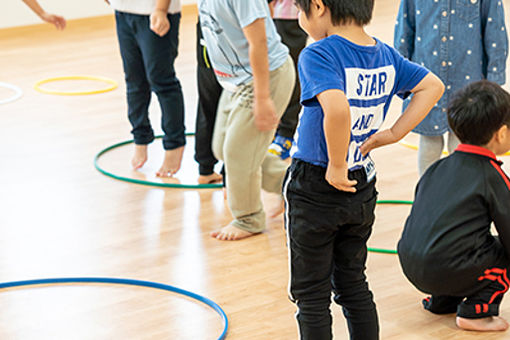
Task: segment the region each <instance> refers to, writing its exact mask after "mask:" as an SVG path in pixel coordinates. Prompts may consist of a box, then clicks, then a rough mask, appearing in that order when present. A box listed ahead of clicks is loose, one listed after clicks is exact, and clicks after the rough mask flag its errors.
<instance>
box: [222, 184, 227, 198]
mask: <svg viewBox="0 0 510 340" xmlns="http://www.w3.org/2000/svg"><path fill="white" fill-rule="evenodd" d="M222 190H223V199H224V200H225V201H226V200H227V188H225V187H223V188H222Z"/></svg>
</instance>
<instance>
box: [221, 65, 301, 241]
mask: <svg viewBox="0 0 510 340" xmlns="http://www.w3.org/2000/svg"><path fill="white" fill-rule="evenodd" d="M293 81H294V69H293V67H292V61H291V60H290V58H289V59H288V60H287V62H286V63H285V64H284V65H283V66H281V67H280V68H278V69H277V70H274V71H272V72H271V73H270V87H271V88H270V89H271V97H272V99H273V101H274V104H275V108H276V113H277V115H278V116H281V115H282V114H283V110H284V109H285V107H286V105H287V103H288V100H289V97H290V90H289V89H288V84H289V83H292V82H293ZM285 87H287V90H285ZM281 88H284V89H283V90H281ZM222 98H223V95H222ZM220 101H221V99H220ZM231 104H232V108H231V109H229V110H226V111H224V112H221V111H222V110H218V113H217V114H218V115H224V114H225V112H226V115H227V116H228V117H227V118H226V119H227V124H226V126H227V128H226V130H225V134H224V137H222V136H220V135H219V133H218V135H217V133H216V128H215V132H214V137H213V151H214V152H215V155H216V157H217V158H218V154H216V153H217V151H216V145H218V144H220V143H218V142H217V141H216V139H220V138H224V142H223V150H222V151H223V153H222V156H223V161H224V163H225V172H226V173H227V178H226V188H227V201H228V204H229V207H230V211H231V213H232V215H233V216H234V221H232V222H231V223H230V224H229V225H228V226H226V227H224V228H222V229H220V230H218V231H216V232H214V233H213V234H212V235H213V236H214V237H216V238H218V239H221V240H237V239H241V238H245V237H248V236H251V235H254V234H257V233H260V232H262V231H263V230H264V229H265V226H266V221H265V212H264V210H263V207H262V201H261V198H260V190H261V187H262V178H263V174H264V181H265V183H266V184H267V186H265V187H267V188H269V187H270V186H272V188H271V191H272V192H281V183H282V181H283V176H284V175H285V169H286V165H283V166H280V164H279V163H283V161H282V160H280V159H278V158H277V157H275V158H276V159H273V160H270V161H267V162H264V159H265V158H266V155H267V148H268V146H269V144H270V143H271V140H272V138H273V136H274V130H271V131H264V132H261V131H259V130H258V129H257V128H256V126H255V122H254V117H253V112H252V104H253V85H252V84H249V85H246V86H243V87H241V88H240V89H239V90H238V91H237V92H236V93H235V94H233V95H232V97H231ZM220 106H221V104H220ZM216 119H217V120H218V119H220V118H219V117H217V118H216ZM217 123H218V122H217ZM277 162H278V163H277ZM262 165H263V167H262Z"/></svg>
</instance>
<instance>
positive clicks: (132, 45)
mask: <svg viewBox="0 0 510 340" xmlns="http://www.w3.org/2000/svg"><path fill="white" fill-rule="evenodd" d="M180 19H181V14H180V13H177V14H169V15H168V20H169V21H170V31H169V32H168V33H167V34H166V35H164V36H163V37H160V36H158V35H157V34H156V33H154V32H152V31H151V30H150V22H149V16H148V15H137V14H129V13H123V12H115V20H116V23H117V37H118V39H119V46H120V54H121V56H122V64H123V66H124V75H125V80H126V90H127V103H128V118H129V121H130V123H131V126H132V127H133V130H132V131H131V133H132V134H133V137H134V140H135V144H143V145H145V144H149V143H151V142H152V141H153V140H154V132H153V130H152V127H151V124H150V121H149V111H148V108H149V104H150V100H151V91H154V92H155V93H156V95H157V97H158V101H159V105H160V107H161V127H162V129H163V132H164V134H165V135H164V137H163V147H164V148H165V150H171V149H175V148H178V147H181V146H183V145H184V144H186V139H185V136H184V130H185V128H184V99H183V95H182V89H181V84H180V82H179V79H177V77H176V75H175V70H174V61H175V58H176V57H177V49H178V45H179V22H180Z"/></svg>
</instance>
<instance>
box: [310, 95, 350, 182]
mask: <svg viewBox="0 0 510 340" xmlns="http://www.w3.org/2000/svg"><path fill="white" fill-rule="evenodd" d="M317 99H318V101H319V103H320V105H321V107H322V110H323V111H324V123H323V124H324V135H325V137H326V145H327V148H328V158H329V162H328V168H327V170H326V180H327V181H328V183H329V184H331V185H332V186H334V187H335V188H337V189H338V190H342V191H348V192H356V188H355V187H354V186H355V185H356V183H357V182H356V181H354V180H352V181H351V180H349V178H348V177H347V173H348V170H349V169H348V166H347V152H348V149H349V141H350V138H351V114H350V108H349V101H348V100H347V97H346V96H345V93H344V92H342V91H340V90H326V91H324V92H321V93H320V94H318V95H317Z"/></svg>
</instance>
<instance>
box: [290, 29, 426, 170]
mask: <svg viewBox="0 0 510 340" xmlns="http://www.w3.org/2000/svg"><path fill="white" fill-rule="evenodd" d="M375 41H376V44H375V45H373V46H361V45H357V44H355V43H353V42H351V41H349V40H347V39H345V38H343V37H341V36H339V35H331V36H329V37H327V38H324V39H321V40H319V41H317V42H315V43H313V44H311V45H309V46H308V47H306V48H305V49H304V50H303V51H302V52H301V55H300V56H299V63H298V69H299V80H300V82H301V104H303V113H302V114H301V117H300V119H299V126H298V133H297V147H296V149H297V151H296V152H295V153H294V155H293V157H294V158H297V159H301V160H303V161H305V162H308V163H311V164H315V165H319V166H322V167H327V166H328V162H329V158H328V149H327V144H326V138H325V135H324V111H323V110H322V107H321V105H320V103H319V101H318V99H317V95H319V94H320V93H322V92H324V91H326V90H331V89H337V90H340V91H342V92H344V93H345V96H346V97H347V99H348V100H349V109H350V116H351V136H350V142H349V149H348V154H347V164H348V167H349V170H355V169H359V168H361V167H363V168H365V170H366V172H367V177H369V176H370V175H374V174H375V168H374V164H373V162H372V161H371V159H370V157H369V155H366V156H363V155H362V154H361V152H360V149H359V148H360V146H361V145H362V144H363V142H364V141H366V140H367V139H368V138H369V137H370V136H371V135H373V134H374V133H376V132H377V131H378V130H379V128H380V127H381V125H382V123H383V121H384V119H385V118H386V113H387V112H388V108H389V106H390V103H391V99H392V98H393V96H394V95H398V96H400V97H402V98H404V97H406V96H407V95H408V94H409V93H410V91H411V90H412V89H414V88H415V87H416V85H417V84H418V83H419V82H420V81H421V80H422V79H423V78H424V77H425V76H426V75H427V74H428V72H429V71H428V70H427V69H425V68H424V67H422V66H420V65H418V64H416V63H413V62H411V61H409V60H407V59H405V58H404V57H402V56H401V55H400V54H399V53H398V52H397V51H396V50H395V49H394V48H392V47H390V46H388V45H386V44H384V43H382V42H381V41H379V40H377V39H375Z"/></svg>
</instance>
